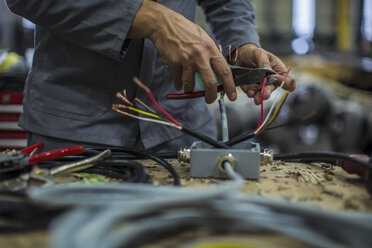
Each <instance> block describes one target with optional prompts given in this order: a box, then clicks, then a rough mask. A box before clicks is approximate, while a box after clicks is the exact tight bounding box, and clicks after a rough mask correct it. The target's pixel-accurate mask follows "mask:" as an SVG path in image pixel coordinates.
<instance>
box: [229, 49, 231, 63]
mask: <svg viewBox="0 0 372 248" xmlns="http://www.w3.org/2000/svg"><path fill="white" fill-rule="evenodd" d="M229 63H231V45H229Z"/></svg>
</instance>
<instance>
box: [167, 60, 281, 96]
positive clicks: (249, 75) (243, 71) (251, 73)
mask: <svg viewBox="0 0 372 248" xmlns="http://www.w3.org/2000/svg"><path fill="white" fill-rule="evenodd" d="M230 68H231V71H232V74H233V79H234V83H235V86H242V85H247V84H261V83H262V82H263V80H264V79H265V78H266V77H267V76H270V75H273V74H276V72H275V71H273V70H271V69H269V68H247V67H240V66H235V65H230ZM273 82H275V80H272V81H271V80H269V81H268V82H267V83H266V85H268V84H271V83H273ZM222 90H224V87H223V85H222V84H220V85H218V86H217V92H220V91H222ZM202 96H205V91H204V90H201V91H194V92H187V93H178V94H177V93H176V94H168V95H166V98H167V99H190V98H197V97H202Z"/></svg>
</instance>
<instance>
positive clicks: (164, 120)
mask: <svg viewBox="0 0 372 248" xmlns="http://www.w3.org/2000/svg"><path fill="white" fill-rule="evenodd" d="M133 81H134V82H135V83H136V84H137V85H138V86H139V87H141V88H142V89H144V90H145V91H146V93H147V95H148V97H149V98H150V100H151V102H152V103H153V104H154V106H155V107H156V109H158V110H159V111H160V112H161V115H160V114H158V113H157V112H156V111H155V110H154V109H152V108H151V107H149V106H148V105H146V104H145V103H144V102H142V101H141V100H139V99H138V98H135V99H134V101H135V102H137V103H139V104H140V105H142V106H143V107H144V108H145V109H146V110H148V111H149V112H148V111H143V110H140V109H137V108H135V107H134V103H133V102H131V101H129V99H128V98H127V97H126V90H123V92H118V93H117V94H116V96H117V97H118V98H119V99H121V100H122V101H123V102H124V103H125V104H126V105H125V104H113V105H112V109H113V110H114V111H116V112H118V113H120V114H122V115H125V116H129V117H131V118H135V119H138V120H142V121H149V122H153V123H158V124H162V125H167V126H170V127H173V128H176V129H178V130H180V131H181V132H183V133H186V134H188V135H191V136H193V137H196V138H198V139H200V140H202V141H204V142H205V143H207V144H210V145H212V146H214V147H218V148H228V146H227V145H225V144H224V143H222V142H219V141H217V140H214V139H212V138H210V137H208V136H205V135H203V134H200V133H198V132H195V131H193V130H191V129H189V128H187V127H185V126H182V125H181V124H180V123H179V122H177V121H176V120H175V119H174V118H173V117H172V116H171V115H170V114H169V113H168V112H166V111H165V110H164V109H163V108H162V107H161V106H160V105H159V104H158V102H157V101H156V100H155V98H154V96H153V95H152V92H151V90H150V89H149V88H148V87H147V86H146V85H144V84H143V83H142V82H141V81H140V80H139V79H138V78H136V77H134V78H133ZM126 110H129V111H132V112H135V113H137V114H141V115H143V116H139V115H136V114H132V113H129V112H127V111H126Z"/></svg>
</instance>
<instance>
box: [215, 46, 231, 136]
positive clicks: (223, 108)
mask: <svg viewBox="0 0 372 248" xmlns="http://www.w3.org/2000/svg"><path fill="white" fill-rule="evenodd" d="M229 48H230V49H231V47H229ZM224 96H225V91H221V93H220V99H219V100H218V104H219V106H220V114H221V133H222V142H226V141H228V140H229V127H228V123H227V113H226V106H225V101H224V99H223V98H224Z"/></svg>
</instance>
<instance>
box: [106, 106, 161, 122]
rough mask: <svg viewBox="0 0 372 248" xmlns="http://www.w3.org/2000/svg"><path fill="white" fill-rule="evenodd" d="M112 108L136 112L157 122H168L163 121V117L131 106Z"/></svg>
mask: <svg viewBox="0 0 372 248" xmlns="http://www.w3.org/2000/svg"><path fill="white" fill-rule="evenodd" d="M112 106H113V107H115V108H117V109H120V108H124V109H129V110H131V111H133V112H136V113H139V114H142V115H146V116H149V117H152V118H155V119H158V120H162V121H168V120H166V119H164V118H163V117H161V116H159V115H157V114H153V113H149V112H146V111H143V110H140V109H137V108H135V107H132V106H125V105H123V104H113V105H112Z"/></svg>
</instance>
